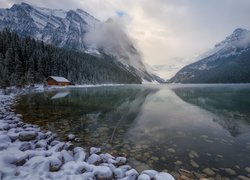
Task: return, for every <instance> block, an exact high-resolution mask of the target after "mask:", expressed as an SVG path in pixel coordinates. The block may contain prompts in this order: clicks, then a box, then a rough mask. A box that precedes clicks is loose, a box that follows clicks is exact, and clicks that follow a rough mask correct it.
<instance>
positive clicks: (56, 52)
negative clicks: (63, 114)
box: [0, 30, 141, 87]
mask: <svg viewBox="0 0 250 180" xmlns="http://www.w3.org/2000/svg"><path fill="white" fill-rule="evenodd" d="M123 66H124V65H123V64H121V63H119V62H118V61H116V60H115V59H113V58H112V57H110V56H103V57H97V56H93V55H90V54H87V53H83V52H76V51H73V50H69V49H64V48H59V47H56V46H53V45H48V44H45V43H44V42H42V41H38V40H34V39H32V38H30V37H26V38H23V37H22V38H21V37H19V36H18V34H17V33H14V32H10V31H7V30H3V31H0V87H6V86H15V85H27V84H34V83H43V82H44V81H45V80H46V78H47V77H48V76H51V75H57V76H62V77H65V78H67V79H69V80H70V81H71V82H73V83H76V84H97V83H98V84H101V83H119V84H121V83H122V84H130V83H133V84H139V83H141V78H140V77H139V76H137V75H134V74H133V73H131V72H129V71H127V70H126V69H125V68H124V67H123Z"/></svg>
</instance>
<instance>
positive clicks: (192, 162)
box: [190, 160, 200, 168]
mask: <svg viewBox="0 0 250 180" xmlns="http://www.w3.org/2000/svg"><path fill="white" fill-rule="evenodd" d="M190 164H191V165H192V166H193V167H195V168H199V167H200V166H199V165H198V164H197V163H196V162H195V161H194V160H191V161H190Z"/></svg>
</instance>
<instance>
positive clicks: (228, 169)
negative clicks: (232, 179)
mask: <svg viewBox="0 0 250 180" xmlns="http://www.w3.org/2000/svg"><path fill="white" fill-rule="evenodd" d="M225 171H226V172H227V173H228V174H230V175H235V174H236V172H235V170H233V169H231V168H225Z"/></svg>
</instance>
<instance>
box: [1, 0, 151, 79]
mask: <svg viewBox="0 0 250 180" xmlns="http://www.w3.org/2000/svg"><path fill="white" fill-rule="evenodd" d="M4 28H7V29H9V30H10V31H15V32H17V33H18V34H19V35H21V36H30V37H33V38H35V39H37V40H41V41H43V42H45V43H48V44H53V45H55V46H58V47H63V48H69V49H73V50H76V51H81V52H85V53H91V54H95V55H98V56H100V55H101V54H102V53H103V54H107V55H110V56H112V57H114V58H115V59H116V60H118V61H119V63H122V64H123V65H124V67H126V69H127V70H129V71H131V72H132V73H136V74H137V75H138V76H139V77H142V79H146V80H148V81H151V80H152V79H153V76H154V75H152V74H151V73H149V72H148V71H147V69H146V67H145V65H144V63H143V61H142V58H141V56H140V53H139V52H138V50H137V49H136V48H135V46H134V45H133V43H132V41H131V39H130V38H129V37H128V36H127V34H126V33H125V32H124V31H123V29H122V28H121V27H119V26H117V25H116V24H115V23H114V22H109V21H107V22H100V21H99V20H98V19H96V18H95V17H93V16H92V15H90V14H88V13H87V12H85V11H83V10H81V9H76V10H62V9H49V8H43V7H34V6H31V5H29V4H27V3H21V4H14V5H13V6H12V7H11V8H9V9H0V29H4ZM93 35H94V36H93ZM87 36H88V38H87ZM95 36H96V37H97V38H96V37H95ZM89 37H90V38H89ZM86 39H88V41H86Z"/></svg>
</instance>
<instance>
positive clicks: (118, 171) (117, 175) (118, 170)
mask: <svg viewBox="0 0 250 180" xmlns="http://www.w3.org/2000/svg"><path fill="white" fill-rule="evenodd" d="M114 175H115V178H116V179H119V178H123V177H124V176H125V171H124V170H123V169H121V168H116V169H115V170H114Z"/></svg>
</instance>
